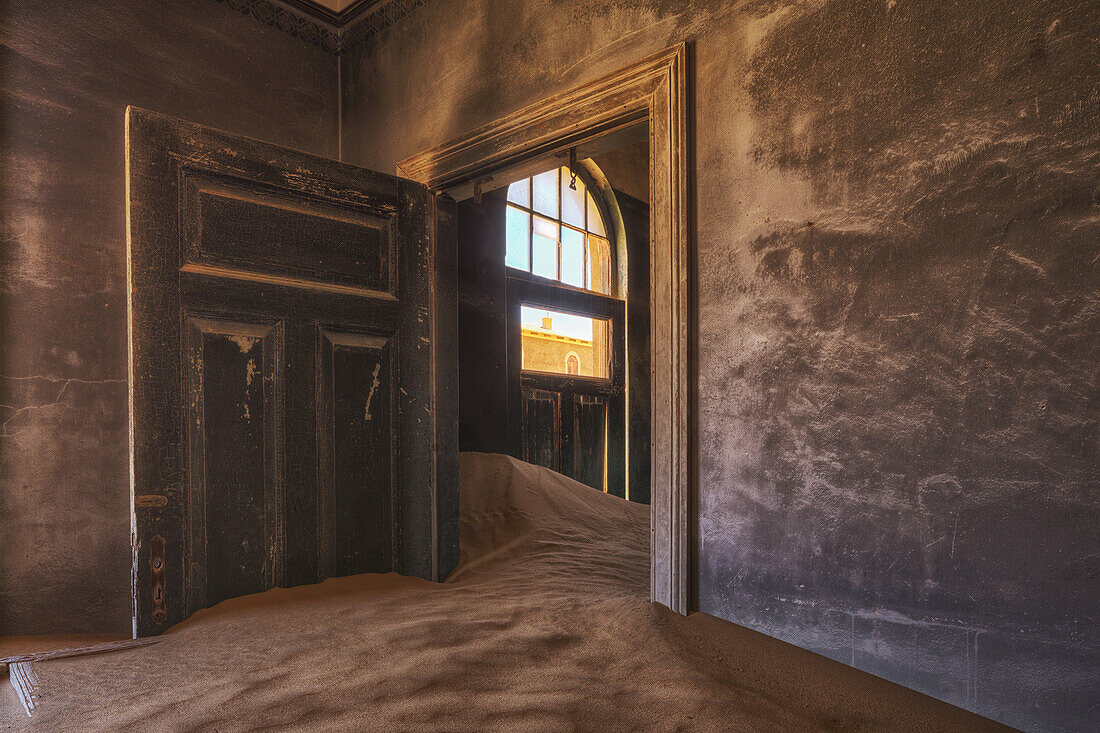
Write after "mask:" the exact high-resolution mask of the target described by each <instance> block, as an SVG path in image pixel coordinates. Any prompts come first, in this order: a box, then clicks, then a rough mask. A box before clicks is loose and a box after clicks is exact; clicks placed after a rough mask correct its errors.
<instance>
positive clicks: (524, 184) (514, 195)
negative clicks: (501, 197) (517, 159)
mask: <svg viewBox="0 0 1100 733" xmlns="http://www.w3.org/2000/svg"><path fill="white" fill-rule="evenodd" d="M508 200H509V201H511V202H512V203H513V204H519V205H520V206H525V207H527V208H528V209H529V208H531V179H530V178H524V179H523V180H522V181H516V182H515V183H513V184H512V185H511V186H509V187H508Z"/></svg>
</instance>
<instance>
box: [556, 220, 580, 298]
mask: <svg viewBox="0 0 1100 733" xmlns="http://www.w3.org/2000/svg"><path fill="white" fill-rule="evenodd" d="M561 281H562V282H563V283H565V284H566V285H572V286H574V287H578V288H583V287H584V234H582V233H581V232H579V231H577V230H576V229H572V228H570V227H562V228H561Z"/></svg>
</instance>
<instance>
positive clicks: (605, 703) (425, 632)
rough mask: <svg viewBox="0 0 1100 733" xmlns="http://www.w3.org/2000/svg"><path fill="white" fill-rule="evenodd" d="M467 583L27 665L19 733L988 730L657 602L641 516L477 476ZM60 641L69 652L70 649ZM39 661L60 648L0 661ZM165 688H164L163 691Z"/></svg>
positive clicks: (247, 608)
mask: <svg viewBox="0 0 1100 733" xmlns="http://www.w3.org/2000/svg"><path fill="white" fill-rule="evenodd" d="M461 472H462V549H463V554H462V564H461V565H460V567H459V569H458V570H457V571H456V572H455V573H454V574H453V575H452V576H451V578H450V580H449V581H448V582H447V583H444V584H433V583H429V582H427V581H423V580H418V579H413V578H405V577H400V576H397V575H393V574H390V575H359V576H352V577H348V578H339V579H331V580H327V581H325V582H324V583H321V584H319V585H313V586H301V587H297V588H291V589H276V590H273V591H269V592H267V593H261V594H256V595H253V596H246V597H244V598H238V599H234V600H230V601H226V602H224V603H222V604H220V605H218V606H216V607H214V608H212V609H208V610H206V611H202V612H200V613H198V614H196V615H195V616H193V617H192V618H191V619H189V620H188V621H186V622H184V623H182V624H180V625H178V626H176V627H175V628H173V629H172V630H171V631H170V632H169V633H168V634H167V636H166V638H165V640H164V642H163V643H161V644H158V645H156V646H153V647H148V648H143V649H135V650H130V651H122V652H116V653H112V654H110V655H103V656H97V657H82V658H74V659H59V660H53V661H47V662H41V663H37V664H36V669H37V670H38V674H39V676H40V678H41V700H40V704H39V708H38V709H37V710H36V711H35V716H34V718H33V720H32V719H30V718H27V717H26V715H25V714H24V712H23V710H22V709H21V708H20V706H19V704H18V702H17V700H16V698H15V694H14V691H13V690H12V689H11V687H10V686H9V685H7V684H6V682H7V681H6V680H5V684H4V685H3V692H2V693H0V724H2V727H3V728H4V729H8V730H29V729H31V728H32V726H33V727H34V728H36V729H49V730H82V731H84V730H149V729H158V730H191V729H206V730H213V729H217V730H219V731H227V730H244V729H255V728H265V727H274V726H288V727H291V728H299V729H307V728H308V729H310V730H344V729H369V730H378V729H386V730H394V729H419V730H433V729H436V730H438V729H447V730H456V729H458V730H509V731H512V730H531V731H534V730H540V731H542V730H576V729H581V730H627V729H654V728H660V729H687V730H744V731H767V730H774V731H784V730H842V731H875V730H882V731H887V730H889V731H899V730H914V731H916V730H957V731H975V730H996V729H1002V730H1003V729H1004V728H1003V727H1001V726H999V725H997V724H995V723H993V722H991V721H988V720H985V719H984V718H980V717H978V716H975V715H973V714H971V713H968V712H966V711H964V710H961V709H959V708H955V707H952V706H950V705H947V704H946V703H942V702H939V701H937V700H934V699H932V698H929V697H927V696H925V695H921V694H919V693H916V692H913V691H911V690H908V689H905V688H903V687H900V686H898V685H894V684H892V683H889V682H886V681H885V680H881V679H879V678H877V677H873V676H871V675H869V674H866V673H863V672H860V671H858V670H855V669H852V668H850V667H846V666H845V665H842V664H840V663H838V662H834V661H832V660H829V659H826V658H824V657H820V656H818V655H816V654H812V653H810V652H807V651H804V650H802V649H798V648H797V647H793V646H791V645H789V644H785V643H783V642H780V641H778V640H775V639H772V638H769V637H766V636H764V635H762V634H758V633H756V632H753V631H751V630H748V629H745V628H742V627H739V626H736V625H734V624H731V623H728V622H725V621H722V620H720V619H717V618H714V617H712V616H708V615H706V614H702V613H694V614H692V615H690V616H688V617H681V616H677V615H675V614H672V613H670V612H668V611H667V610H666V609H663V608H661V607H659V606H656V605H653V604H650V603H649V602H648V601H647V600H646V596H647V590H648V589H647V587H646V584H647V582H648V544H647V543H648V537H647V534H648V532H647V529H648V508H647V507H644V506H639V505H636V504H631V503H629V502H626V501H623V500H621V499H617V498H615V497H610V496H606V495H604V494H600V493H598V492H596V491H593V490H592V489H589V488H588V487H585V486H582V485H581V484H578V483H576V482H573V481H571V480H569V479H567V478H564V477H562V476H560V475H558V474H555V473H553V472H551V471H548V470H546V469H542V468H537V467H534V466H530V465H528V464H524V463H521V462H519V461H516V460H514V459H511V458H506V457H503V456H495V455H487V454H464V455H463V456H462V461H461ZM71 640H72V638H71V637H70V638H68V639H66V640H65V642H66V643H67V642H69V641H71ZM0 641H3V644H2V645H0V648H3V649H5V650H6V651H7V650H10V651H11V652H13V653H14V652H25V651H40V650H43V649H47V648H51V647H53V646H60V645H64V644H51V643H50V639H49V638H48V637H38V638H35V639H23V640H0ZM150 680H155V681H156V682H155V684H150Z"/></svg>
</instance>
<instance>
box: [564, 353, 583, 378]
mask: <svg viewBox="0 0 1100 733" xmlns="http://www.w3.org/2000/svg"><path fill="white" fill-rule="evenodd" d="M565 373H566V374H580V373H581V360H580V359H578V358H577V355H576V354H570V355H569V356H567V357H566V358H565Z"/></svg>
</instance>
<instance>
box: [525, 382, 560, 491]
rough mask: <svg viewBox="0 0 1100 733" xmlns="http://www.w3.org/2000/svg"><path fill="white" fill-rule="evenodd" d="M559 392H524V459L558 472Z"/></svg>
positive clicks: (527, 390) (531, 390)
mask: <svg viewBox="0 0 1100 733" xmlns="http://www.w3.org/2000/svg"><path fill="white" fill-rule="evenodd" d="M561 454H562V451H561V395H560V394H558V393H557V392H553V391H547V390H541V389H525V390H524V391H523V452H522V454H521V455H522V457H523V460H525V461H527V462H528V463H534V464H536V465H539V466H546V467H547V468H552V469H554V470H555V471H558V472H561Z"/></svg>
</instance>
